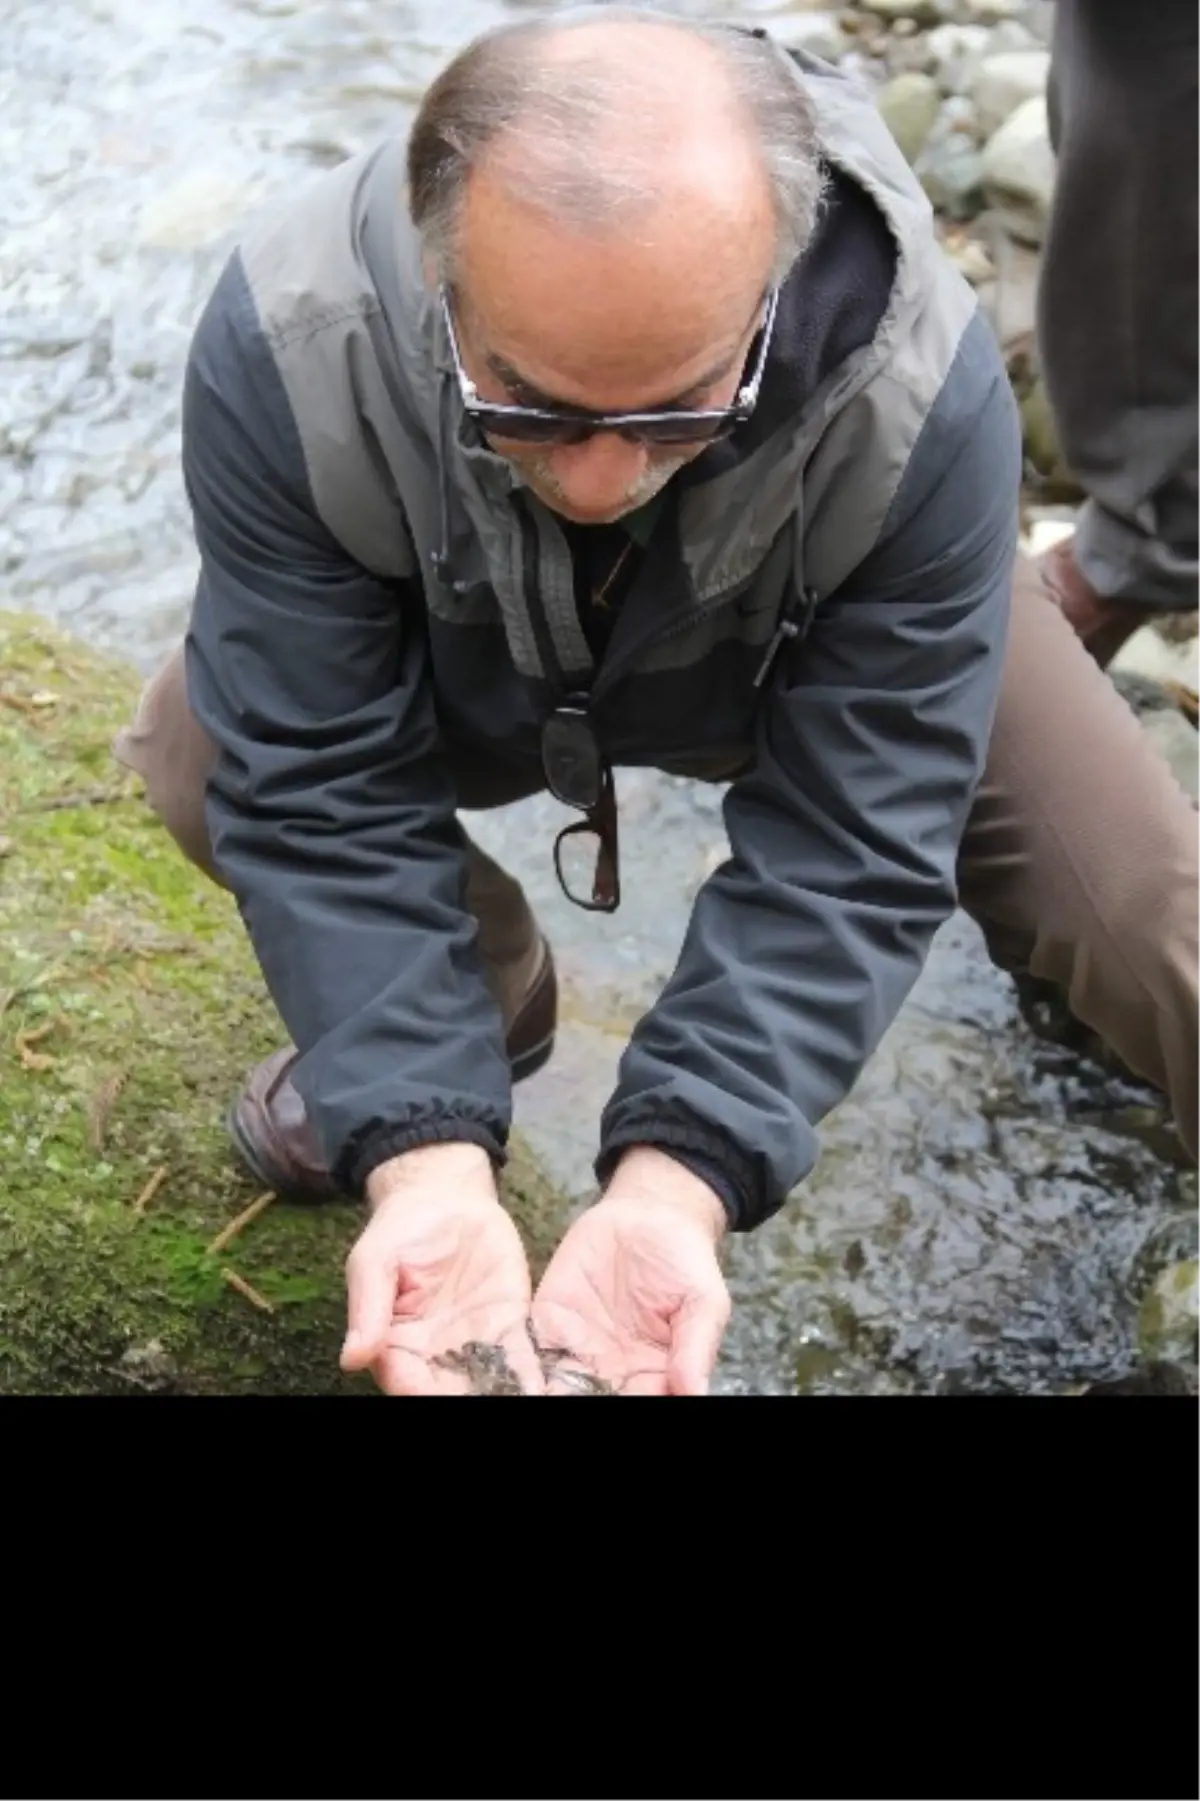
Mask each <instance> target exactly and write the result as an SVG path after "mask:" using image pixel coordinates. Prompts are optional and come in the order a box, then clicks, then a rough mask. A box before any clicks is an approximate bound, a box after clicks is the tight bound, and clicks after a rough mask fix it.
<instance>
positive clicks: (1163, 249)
mask: <svg viewBox="0 0 1200 1801" xmlns="http://www.w3.org/2000/svg"><path fill="white" fill-rule="evenodd" d="M1054 11H1055V26H1054V44H1053V53H1052V64H1051V77H1050V92H1049V107H1050V127H1051V137H1052V139H1053V141H1054V145H1055V150H1056V152H1057V157H1058V176H1057V184H1056V188H1055V195H1054V202H1053V206H1052V208H1051V215H1050V223H1049V229H1048V232H1047V237H1046V245H1045V254H1044V259H1043V265H1042V272H1041V281H1040V288H1039V297H1038V338H1039V344H1040V350H1041V360H1042V366H1043V373H1044V377H1045V381H1046V388H1047V393H1048V396H1049V399H1050V404H1051V407H1052V409H1053V412H1054V416H1055V421H1056V425H1057V429H1058V435H1059V441H1060V444H1061V447H1062V451H1063V455H1064V458H1065V460H1066V462H1067V464H1068V466H1069V467H1070V468H1071V470H1072V472H1073V474H1074V475H1075V477H1076V479H1077V480H1078V482H1079V484H1080V486H1081V487H1082V488H1083V490H1084V492H1085V493H1086V495H1087V497H1088V498H1087V501H1086V503H1085V505H1084V507H1083V509H1082V511H1081V513H1080V518H1079V525H1078V530H1077V531H1076V534H1075V536H1074V538H1073V539H1069V540H1067V541H1066V542H1065V543H1063V544H1061V545H1056V546H1055V547H1054V549H1053V550H1051V551H1050V552H1049V553H1047V555H1046V557H1045V559H1044V560H1043V564H1042V570H1043V575H1044V578H1045V582H1046V587H1047V590H1048V591H1049V593H1050V595H1051V598H1053V599H1054V600H1055V601H1056V602H1057V604H1058V605H1059V606H1060V607H1061V608H1062V610H1063V611H1064V613H1065V614H1066V616H1067V618H1068V619H1069V620H1070V622H1071V624H1072V625H1073V626H1074V627H1075V629H1076V631H1077V632H1078V633H1079V635H1080V636H1081V638H1083V640H1084V642H1085V643H1086V645H1087V647H1088V649H1089V650H1090V651H1091V652H1092V654H1093V655H1094V656H1095V657H1096V660H1097V661H1098V662H1100V663H1101V664H1105V663H1107V662H1108V661H1110V659H1111V658H1112V657H1113V656H1115V654H1116V652H1117V651H1118V650H1119V649H1120V647H1121V645H1122V644H1123V643H1124V642H1125V640H1126V638H1128V637H1129V636H1131V634H1132V633H1133V632H1134V631H1136V630H1137V628H1138V626H1139V625H1142V624H1144V623H1145V621H1146V618H1147V615H1148V613H1150V612H1187V611H1191V610H1192V609H1193V608H1194V607H1195V606H1196V602H1197V561H1196V513H1197V500H1196V485H1197V484H1196V461H1197V448H1196V446H1197V433H1196V406H1197V346H1196V332H1197V277H1196V266H1197V223H1196V221H1197V45H1198V34H1197V7H1196V0H1154V3H1153V5H1146V6H1131V5H1130V4H1129V3H1128V0H1057V4H1056V6H1055V9H1054Z"/></svg>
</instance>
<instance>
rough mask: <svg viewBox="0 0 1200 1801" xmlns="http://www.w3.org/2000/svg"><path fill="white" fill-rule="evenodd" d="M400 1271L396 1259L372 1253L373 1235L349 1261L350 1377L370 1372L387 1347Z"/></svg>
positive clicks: (345, 1349) (346, 1356)
mask: <svg viewBox="0 0 1200 1801" xmlns="http://www.w3.org/2000/svg"><path fill="white" fill-rule="evenodd" d="M397 1275H398V1270H397V1266H396V1264H395V1262H394V1259H393V1258H391V1257H389V1256H386V1255H384V1256H381V1255H380V1253H379V1252H378V1251H376V1250H373V1249H372V1245H371V1236H370V1232H369V1231H367V1232H365V1233H364V1234H363V1236H362V1237H361V1238H360V1239H359V1241H358V1243H357V1244H356V1245H355V1247H354V1249H353V1250H352V1251H351V1253H350V1255H349V1257H348V1258H347V1259H346V1320H347V1331H346V1341H345V1343H344V1344H343V1346H342V1356H341V1365H342V1368H343V1369H344V1370H345V1371H347V1373H349V1372H351V1371H353V1370H364V1369H368V1368H369V1367H370V1366H371V1364H372V1363H374V1361H375V1359H376V1358H377V1357H378V1356H379V1355H380V1353H381V1352H382V1351H383V1350H384V1348H385V1346H386V1344H387V1334H388V1327H389V1326H390V1325H391V1323H392V1315H393V1314H394V1312H395V1308H396V1281H397Z"/></svg>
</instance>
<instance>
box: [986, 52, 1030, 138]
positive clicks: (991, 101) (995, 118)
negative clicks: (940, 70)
mask: <svg viewBox="0 0 1200 1801" xmlns="http://www.w3.org/2000/svg"><path fill="white" fill-rule="evenodd" d="M1049 73H1050V52H1049V51H1048V50H1008V51H1006V52H1005V53H1004V55H1002V56H988V57H985V59H984V61H983V62H982V63H981V64H980V66H979V68H978V70H977V71H976V74H975V79H974V81H973V82H972V83H971V98H972V100H973V101H974V102H975V112H976V115H977V117H978V119H979V130H980V134H981V136H983V137H985V138H990V137H991V136H992V135H993V133H995V132H997V131H999V129H1000V127H1001V126H1002V125H1003V124H1004V121H1005V120H1006V119H1009V118H1011V117H1012V115H1013V113H1015V112H1016V110H1017V108H1018V107H1019V106H1021V105H1022V104H1023V103H1024V102H1025V101H1026V100H1032V99H1035V98H1036V97H1037V96H1038V95H1039V94H1044V93H1045V92H1046V78H1047V76H1048V75H1049Z"/></svg>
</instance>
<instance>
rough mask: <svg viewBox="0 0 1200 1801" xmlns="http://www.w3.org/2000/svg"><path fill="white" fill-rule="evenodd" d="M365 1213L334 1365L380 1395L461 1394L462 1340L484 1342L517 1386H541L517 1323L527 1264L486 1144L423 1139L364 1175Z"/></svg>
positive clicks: (525, 1315) (525, 1302)
mask: <svg viewBox="0 0 1200 1801" xmlns="http://www.w3.org/2000/svg"><path fill="white" fill-rule="evenodd" d="M367 1198H368V1200H369V1202H370V1205H371V1219H370V1222H369V1224H368V1225H367V1226H366V1228H365V1230H364V1231H363V1233H362V1236H361V1237H360V1238H359V1240H358V1243H357V1244H356V1245H355V1246H354V1249H353V1250H352V1251H351V1253H350V1256H349V1258H348V1259H347V1262H346V1288H347V1300H348V1331H347V1334H346V1342H345V1344H344V1346H343V1348H342V1359H341V1362H342V1368H343V1369H344V1370H348V1371H349V1370H362V1369H370V1370H371V1371H372V1373H373V1374H374V1377H375V1380H376V1381H377V1382H378V1384H379V1386H380V1388H382V1389H383V1390H384V1392H385V1394H393V1395H432V1394H466V1393H468V1392H469V1390H470V1383H469V1381H468V1379H467V1376H466V1375H465V1374H464V1373H463V1371H462V1370H461V1369H460V1368H458V1367H456V1365H457V1363H458V1360H459V1357H460V1354H461V1353H462V1351H463V1348H464V1346H467V1345H470V1344H477V1345H484V1346H496V1345H499V1346H500V1347H501V1348H502V1349H503V1351H504V1352H505V1354H506V1356H507V1360H508V1366H509V1368H510V1369H511V1370H512V1371H513V1372H514V1374H515V1375H516V1376H517V1377H518V1378H519V1380H520V1383H521V1386H522V1388H523V1389H524V1390H525V1392H526V1393H530V1394H538V1393H541V1392H542V1388H543V1383H542V1377H541V1371H540V1368H539V1365H538V1361H537V1357H536V1355H535V1353H534V1349H533V1344H532V1342H531V1340H530V1338H529V1333H528V1325H527V1322H528V1319H529V1307H530V1280H529V1267H528V1265H527V1263H526V1261H525V1251H524V1248H523V1246H522V1244H521V1240H520V1236H519V1235H518V1232H517V1229H516V1227H515V1226H514V1225H513V1222H512V1220H511V1219H510V1218H509V1216H508V1214H507V1213H506V1212H505V1210H504V1208H503V1207H502V1206H501V1204H500V1200H499V1197H498V1195H497V1192H496V1182H495V1177H494V1175H493V1172H492V1165H491V1160H490V1159H489V1157H488V1156H487V1153H486V1152H485V1151H483V1150H481V1149H479V1148H478V1147H477V1146H475V1145H471V1144H431V1145H425V1146H423V1147H422V1148H421V1149H419V1150H415V1151H409V1152H407V1153H406V1154H405V1155H404V1156H401V1157H395V1158H393V1159H392V1160H391V1161H390V1162H388V1163H385V1164H381V1165H380V1167H379V1168H378V1169H377V1170H375V1171H374V1172H373V1174H372V1175H371V1176H370V1177H369V1178H368V1181H367Z"/></svg>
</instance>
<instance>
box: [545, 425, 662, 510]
mask: <svg viewBox="0 0 1200 1801" xmlns="http://www.w3.org/2000/svg"><path fill="white" fill-rule="evenodd" d="M647 460H648V459H647V451H646V446H645V445H644V444H631V443H630V441H629V439H628V438H622V437H621V436H620V435H619V433H617V432H615V431H606V432H597V433H596V434H595V436H594V437H591V438H586V439H585V440H584V442H583V443H582V444H563V445H560V446H559V448H558V449H557V450H556V451H555V452H554V454H553V457H552V460H551V472H552V474H553V476H554V479H555V481H556V482H557V483H558V486H559V488H560V490H561V492H562V496H563V499H564V500H565V501H566V502H567V505H568V506H569V507H570V508H571V510H572V512H578V513H604V512H608V511H610V510H611V509H612V508H613V507H617V506H620V504H621V502H622V501H623V500H624V498H625V496H626V495H627V494H628V492H629V490H630V489H631V488H632V487H633V486H634V485H635V484H636V483H637V482H638V481H639V480H640V479H641V477H642V475H643V474H644V473H645V470H646V463H647Z"/></svg>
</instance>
